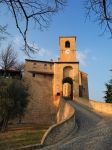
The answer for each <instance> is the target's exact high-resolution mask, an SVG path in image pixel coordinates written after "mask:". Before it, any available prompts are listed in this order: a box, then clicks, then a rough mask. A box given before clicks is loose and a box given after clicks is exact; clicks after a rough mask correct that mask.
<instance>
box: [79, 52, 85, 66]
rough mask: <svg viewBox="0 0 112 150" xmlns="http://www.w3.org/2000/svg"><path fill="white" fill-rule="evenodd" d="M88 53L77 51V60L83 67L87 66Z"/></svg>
mask: <svg viewBox="0 0 112 150" xmlns="http://www.w3.org/2000/svg"><path fill="white" fill-rule="evenodd" d="M87 58H88V51H77V60H78V61H79V62H80V63H81V65H83V66H87V63H86V61H87Z"/></svg>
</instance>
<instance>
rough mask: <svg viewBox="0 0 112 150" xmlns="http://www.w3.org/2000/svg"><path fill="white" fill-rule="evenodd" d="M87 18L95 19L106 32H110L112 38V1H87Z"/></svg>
mask: <svg viewBox="0 0 112 150" xmlns="http://www.w3.org/2000/svg"><path fill="white" fill-rule="evenodd" d="M85 8H86V11H87V17H88V16H89V17H92V18H94V17H95V22H98V23H99V25H101V27H102V28H103V29H104V31H103V33H104V32H105V31H109V32H110V34H111V38H112V0H85Z"/></svg>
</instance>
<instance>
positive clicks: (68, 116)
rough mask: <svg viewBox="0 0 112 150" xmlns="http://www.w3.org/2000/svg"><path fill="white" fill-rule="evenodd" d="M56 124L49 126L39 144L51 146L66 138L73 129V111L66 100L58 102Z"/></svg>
mask: <svg viewBox="0 0 112 150" xmlns="http://www.w3.org/2000/svg"><path fill="white" fill-rule="evenodd" d="M57 122H58V123H57V124H54V125H53V126H51V127H50V128H49V129H48V131H47V132H46V133H45V135H44V137H43V138H42V141H41V144H43V145H51V144H55V143H57V142H59V141H60V140H62V139H63V138H66V137H67V136H68V135H69V134H70V133H72V131H73V130H74V128H75V110H74V108H73V107H72V106H71V105H70V104H69V103H67V101H66V100H64V99H61V100H60V107H59V111H58V114H57Z"/></svg>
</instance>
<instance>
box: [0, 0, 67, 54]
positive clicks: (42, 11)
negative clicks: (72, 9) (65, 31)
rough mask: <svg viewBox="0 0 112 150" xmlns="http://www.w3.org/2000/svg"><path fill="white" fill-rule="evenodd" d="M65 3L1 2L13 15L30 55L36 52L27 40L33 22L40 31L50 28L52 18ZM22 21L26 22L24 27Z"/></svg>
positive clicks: (55, 0)
mask: <svg viewBox="0 0 112 150" xmlns="http://www.w3.org/2000/svg"><path fill="white" fill-rule="evenodd" d="M65 2H66V0H0V5H1V6H2V5H3V6H4V8H6V9H5V10H7V9H8V10H9V12H11V14H12V15H13V17H14V19H15V23H16V27H17V28H18V30H19V32H20V34H21V35H22V37H23V39H24V46H25V52H26V53H27V54H29V52H33V53H34V52H35V50H36V49H35V48H34V47H33V46H31V45H29V43H28V40H27V32H28V27H29V23H30V22H31V21H33V23H35V25H39V28H40V29H42V28H46V27H48V24H49V21H50V18H51V16H52V15H53V14H55V13H57V12H58V11H59V10H60V9H61V8H62V7H63V5H64V4H65ZM21 20H23V21H24V23H23V24H24V27H23V24H22V23H21Z"/></svg>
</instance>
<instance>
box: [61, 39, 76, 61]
mask: <svg viewBox="0 0 112 150" xmlns="http://www.w3.org/2000/svg"><path fill="white" fill-rule="evenodd" d="M59 44H60V58H59V61H60V62H76V37H75V36H70V37H60V39H59Z"/></svg>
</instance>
